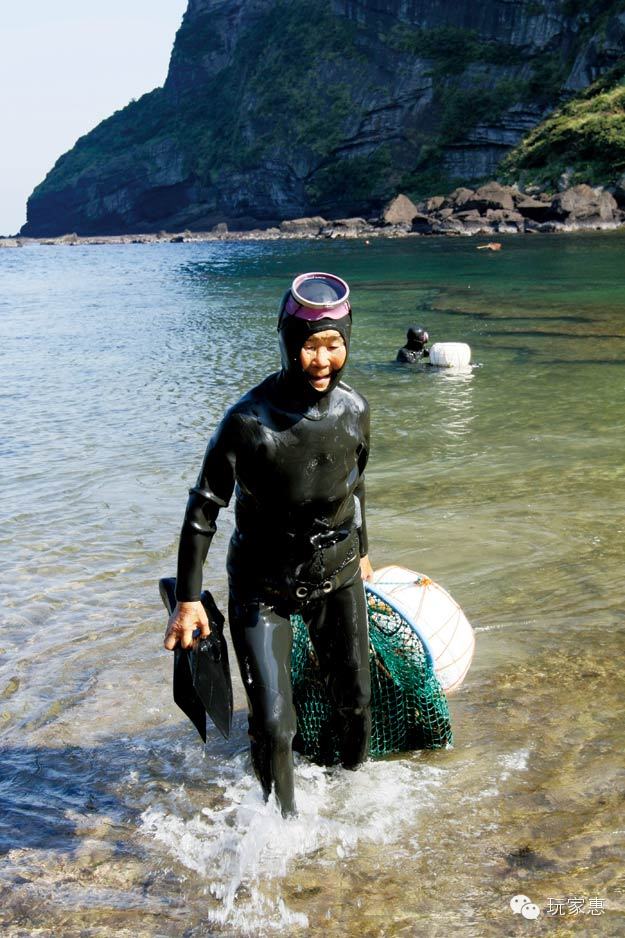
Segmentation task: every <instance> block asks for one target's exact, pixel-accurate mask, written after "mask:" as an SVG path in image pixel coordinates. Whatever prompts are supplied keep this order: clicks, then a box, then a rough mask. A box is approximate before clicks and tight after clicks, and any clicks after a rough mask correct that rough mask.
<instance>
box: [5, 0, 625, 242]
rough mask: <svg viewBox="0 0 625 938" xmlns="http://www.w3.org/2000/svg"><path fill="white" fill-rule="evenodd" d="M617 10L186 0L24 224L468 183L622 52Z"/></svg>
mask: <svg viewBox="0 0 625 938" xmlns="http://www.w3.org/2000/svg"><path fill="white" fill-rule="evenodd" d="M624 10H625V2H610V0H589V2H583V0H543V2H533V0H483V2H482V3H479V4H477V3H475V2H474V0H449V2H440V0H189V4H188V8H187V11H186V13H185V15H184V18H183V21H182V24H181V27H180V29H179V30H178V33H177V35H176V39H175V42H174V47H173V51H172V56H171V61H170V66H169V72H168V76H167V80H166V82H165V85H164V86H163V88H158V89H155V90H154V91H152V92H150V93H149V94H147V95H144V96H143V97H142V98H140V99H139V100H138V101H133V102H131V103H130V104H129V105H128V106H127V107H126V108H124V109H123V110H121V111H118V112H116V113H115V114H113V115H112V116H111V117H110V118H108V119H107V120H105V121H103V122H102V123H101V124H99V125H98V126H97V127H96V128H95V129H94V130H93V131H91V132H90V133H89V134H87V135H86V136H84V137H82V138H81V139H80V140H78V141H77V143H76V145H75V146H74V148H73V149H72V150H70V151H69V152H68V153H66V154H64V155H63V156H62V157H61V158H60V159H59V160H58V161H57V163H56V165H55V166H54V167H53V169H52V170H51V172H50V173H49V174H48V176H47V177H46V179H45V180H44V181H43V182H42V183H41V184H40V185H39V186H38V187H37V188H36V189H35V191H34V192H33V194H32V195H31V197H30V199H29V202H28V216H27V217H28V220H27V223H26V225H25V226H24V228H23V229H22V234H24V235H28V236H52V235H58V234H62V233H64V232H68V231H71V232H76V233H77V234H79V235H80V234H82V235H93V234H111V233H124V232H149V231H158V230H159V229H167V230H170V231H172V230H173V231H176V230H183V229H189V230H192V231H193V230H206V229H207V228H210V227H212V226H214V225H216V224H218V223H222V222H227V223H228V224H229V226H230V227H231V228H234V229H236V228H239V229H244V228H250V227H255V226H260V227H267V226H271V225H272V224H275V223H276V222H277V221H279V220H281V219H288V218H296V217H300V216H310V215H316V214H321V215H325V216H326V217H338V216H344V215H354V214H356V215H365V216H367V215H370V214H372V213H375V212H376V211H378V210H379V208H380V206H381V205H382V204H383V203H384V202H385V200H387V199H388V198H389V197H390V196H392V195H393V194H394V193H395V192H398V191H404V192H407V193H409V194H410V195H411V196H412V197H413V198H415V199H418V198H424V197H427V196H428V195H432V194H434V193H437V192H441V191H449V190H450V189H452V188H454V187H455V186H458V185H461V184H471V183H479V181H480V180H484V179H486V178H490V177H492V176H494V175H496V174H497V167H498V165H499V164H500V162H501V160H502V159H503V158H504V157H505V156H506V154H508V153H509V151H510V150H511V149H512V148H514V147H515V146H517V145H518V144H520V143H521V141H522V140H523V139H524V138H525V137H526V135H527V134H528V133H529V132H530V131H532V130H533V129H534V128H535V127H536V126H537V125H539V124H540V122H541V121H543V120H544V119H545V118H547V117H548V115H550V113H551V112H552V111H553V109H554V107H557V106H558V105H563V104H564V103H565V102H566V100H567V99H568V98H570V97H571V96H573V95H574V94H576V93H579V92H582V93H583V91H584V89H586V87H587V86H588V85H589V84H590V83H591V82H592V81H594V80H596V79H597V78H598V77H599V76H601V75H603V74H604V73H606V72H607V71H608V70H610V69H613V68H614V66H615V65H617V64H618V62H619V61H620V60H621V59H622V57H623V56H624V55H625V13H624V12H623V11H624ZM513 166H514V164H509V166H508V172H510V171H511V167H512V168H513ZM604 175H605V174H604ZM581 181H583V180H581ZM610 181H611V180H609V179H606V178H601V179H600V178H595V179H593V182H594V183H605V182H610Z"/></svg>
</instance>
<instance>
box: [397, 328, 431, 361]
mask: <svg viewBox="0 0 625 938" xmlns="http://www.w3.org/2000/svg"><path fill="white" fill-rule="evenodd" d="M429 339H430V337H429V335H428V334H427V332H426V331H425V329H424V328H423V326H411V327H410V329H408V332H407V333H406V344H405V345H404V346H402V348H400V350H399V351H398V353H397V358H396V359H395V361H397V362H404V363H405V364H409V365H415V364H416V363H417V362H422V361H424V360H425V359H428V358H429V357H430V353H429V352H428V350H427V349H426V347H425V346H426V345H427V343H428V342H429Z"/></svg>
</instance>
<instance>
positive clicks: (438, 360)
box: [429, 342, 471, 368]
mask: <svg viewBox="0 0 625 938" xmlns="http://www.w3.org/2000/svg"><path fill="white" fill-rule="evenodd" d="M429 361H430V365H434V366H435V367H437V368H467V367H468V366H469V364H470V363H471V348H470V346H468V345H467V344H466V342H435V343H434V345H432V346H431V348H430V359H429Z"/></svg>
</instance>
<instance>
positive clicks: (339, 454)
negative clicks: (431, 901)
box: [176, 317, 370, 814]
mask: <svg viewBox="0 0 625 938" xmlns="http://www.w3.org/2000/svg"><path fill="white" fill-rule="evenodd" d="M293 319H294V317H288V321H285V322H284V323H283V324H282V319H281V334H280V339H281V345H282V358H283V369H282V371H280V372H277V373H276V374H274V375H270V376H269V377H268V378H267V379H266V380H265V381H263V382H262V383H261V384H259V385H258V386H257V387H255V388H253V389H252V390H251V391H249V392H248V393H247V394H246V395H245V396H244V397H242V398H241V400H240V401H238V403H236V404H235V405H234V406H233V407H232V408H230V410H228V411H227V413H226V415H225V416H224V418H223V420H222V422H221V424H220V426H219V428H218V429H217V431H216V433H215V434H214V436H213V437H212V439H211V441H210V443H209V445H208V448H207V451H206V455H205V458H204V463H203V465H202V470H201V472H200V475H199V477H198V480H197V484H196V486H195V487H194V488H193V489H191V492H190V497H189V502H188V505H187V512H186V515H185V521H184V524H183V528H182V533H181V539H180V550H179V563H178V579H177V590H176V595H177V599H178V601H194V600H197V599H199V596H200V591H201V579H202V564H203V562H204V559H205V557H206V553H207V551H208V547H209V545H210V542H211V539H212V537H213V534H214V532H215V519H216V517H217V514H218V512H219V509H220V508H221V507H223V506H225V505H227V504H228V502H229V500H230V497H231V495H232V492H233V489H235V486H236V489H235V495H236V503H235V521H236V525H235V531H234V534H233V536H232V539H231V541H230V547H229V551H228V577H229V585H230V602H229V620H230V632H231V635H232V641H233V644H234V648H235V651H236V654H237V659H238V662H239V668H240V671H241V677H242V680H243V684H244V686H245V690H246V692H247V697H248V705H249V733H250V738H251V750H252V761H253V764H254V769H255V771H256V774H257V775H258V777H259V779H260V781H261V784H262V786H263V789H264V791H265V794H266V795H268V794H269V792H270V791H271V790H272V788H274V789H275V792H276V796H277V799H278V801H279V803H280V806H281V808H282V811H283V813H285V814H288V813H291V812H292V811H294V810H295V803H294V794H293V764H292V741H293V737H294V735H295V731H296V717H295V710H294V707H293V700H292V693H291V643H292V630H291V624H290V620H289V616H290V614H291V613H292V612H296V611H297V612H299V613H300V614H301V615H302V617H303V619H304V621H305V622H306V624H307V626H308V628H309V632H310V637H311V640H312V642H313V645H314V647H315V650H316V652H317V656H318V658H319V663H320V667H321V669H322V672H323V674H324V676H325V679H326V682H327V686H328V690H329V693H330V695H331V696H332V698H333V700H334V702H335V704H336V708H337V712H338V714H339V717H340V721H341V726H339V727H337V731H338V735H339V739H340V740H342V749H341V758H342V761H343V764H344V765H345V766H347V767H355V766H356V765H358V764H359V763H360V762H362V761H363V760H364V759H365V758H366V756H367V751H368V742H369V735H370V711H369V702H370V676H369V660H368V631H367V610H366V601H365V596H364V588H363V583H362V579H361V576H360V557H361V556H365V555H366V553H367V539H366V527H365V518H364V509H365V495H364V479H363V472H364V468H365V465H366V462H367V457H368V450H369V411H368V405H367V402H366V401H365V399H364V398H363V397H361V396H360V395H359V394H358V393H357V392H356V391H354V390H352V389H351V388H350V387H349V386H348V385H346V384H343V383H342V382H340V380H339V378H340V373H337V374H336V375H335V376H334V378H333V380H332V382H331V384H330V387H329V388H328V390H327V391H326V392H324V393H317V392H316V391H313V390H312V388H311V387H310V385H309V383H308V382H307V381H306V378H305V375H303V374H302V370H301V366H299V362H298V355H299V349H301V346H302V344H303V341H304V339H305V337H306V336H307V335H309V334H310V333H314V332H319V331H322V330H323V329H324V328H325V329H328V328H332V329H335V328H338V329H339V331H340V332H341V334H342V335H343V336H344V338H345V340H346V344H347V343H348V341H349V326H350V324H351V317H350V321H349V322H342V321H339V323H338V324H337V322H336V321H332V320H331V321H329V322H326V321H324V320H321V321H319V322H317V323H315V324H310V323H302V322H301V321H298V322H294V321H293ZM346 319H347V317H346Z"/></svg>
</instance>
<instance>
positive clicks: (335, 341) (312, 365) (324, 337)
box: [299, 329, 347, 391]
mask: <svg viewBox="0 0 625 938" xmlns="http://www.w3.org/2000/svg"><path fill="white" fill-rule="evenodd" d="M346 358H347V349H346V348H345V342H344V340H343V336H342V335H341V334H340V332H337V331H336V329H326V331H325V332H316V333H314V335H311V336H310V337H309V338H308V339H306V341H305V342H304V345H303V346H302V350H301V352H300V353H299V360H300V364H301V366H302V368H303V370H304V372H305V373H306V375H307V377H308V381H309V382H310V384H311V385H312V387H313V388H314V389H315V391H326V390H327V389H328V386H329V384H330V381H331V379H332V375H333V374H334V372H335V371H339V370H340V369H341V368H342V367H343V365H344V364H345V359H346Z"/></svg>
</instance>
